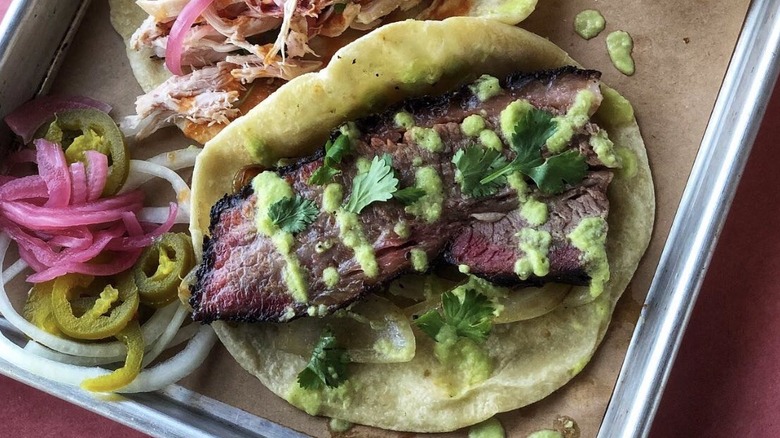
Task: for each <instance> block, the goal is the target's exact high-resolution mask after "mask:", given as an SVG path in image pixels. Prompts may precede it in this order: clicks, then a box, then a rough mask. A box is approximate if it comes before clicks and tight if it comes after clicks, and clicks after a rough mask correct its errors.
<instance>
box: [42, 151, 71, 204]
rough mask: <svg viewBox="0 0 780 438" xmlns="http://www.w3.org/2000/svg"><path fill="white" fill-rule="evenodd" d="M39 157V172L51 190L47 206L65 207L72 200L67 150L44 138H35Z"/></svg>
mask: <svg viewBox="0 0 780 438" xmlns="http://www.w3.org/2000/svg"><path fill="white" fill-rule="evenodd" d="M35 149H36V151H37V153H36V158H37V159H38V174H39V175H41V178H43V181H44V182H46V187H47V188H48V190H49V199H48V200H47V201H46V204H44V205H45V206H46V207H65V206H66V205H68V201H70V190H71V180H70V172H69V171H68V164H67V161H66V160H65V152H64V151H63V150H62V148H61V147H60V146H59V145H58V144H56V143H52V142H50V141H47V140H44V139H42V138H41V139H38V140H35Z"/></svg>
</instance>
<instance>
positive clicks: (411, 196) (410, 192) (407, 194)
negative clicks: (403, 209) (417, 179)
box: [393, 187, 425, 205]
mask: <svg viewBox="0 0 780 438" xmlns="http://www.w3.org/2000/svg"><path fill="white" fill-rule="evenodd" d="M423 196H425V190H423V189H421V188H419V187H406V188H404V189H401V190H399V191H397V192H395V193H393V198H395V199H397V200H399V201H400V202H401V203H402V204H404V205H410V204H414V203H415V202H417V201H418V200H419V199H420V198H422V197H423Z"/></svg>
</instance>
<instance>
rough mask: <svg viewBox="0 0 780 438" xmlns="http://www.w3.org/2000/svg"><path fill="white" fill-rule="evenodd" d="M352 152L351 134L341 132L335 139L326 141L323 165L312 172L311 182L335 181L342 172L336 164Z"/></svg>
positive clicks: (325, 182) (323, 183)
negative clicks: (334, 178)
mask: <svg viewBox="0 0 780 438" xmlns="http://www.w3.org/2000/svg"><path fill="white" fill-rule="evenodd" d="M350 152H352V143H351V142H350V141H349V136H347V135H344V134H340V135H339V136H338V137H337V138H336V140H335V141H332V140H328V142H327V143H325V158H323V160H322V166H320V168H319V169H317V170H316V171H314V173H312V174H311V176H310V177H309V181H308V182H309V184H316V185H325V184H327V183H329V182H331V181H333V177H334V176H336V175H338V174H339V172H340V171H339V170H338V169H336V168H335V166H336V165H337V164H339V163H341V160H342V158H344V155H347V154H349V153H350Z"/></svg>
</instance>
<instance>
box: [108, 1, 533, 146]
mask: <svg viewBox="0 0 780 438" xmlns="http://www.w3.org/2000/svg"><path fill="white" fill-rule="evenodd" d="M536 3H537V0H468V1H463V0H436V1H433V2H431V1H423V2H421V5H420V6H419V7H417V8H414V9H412V10H410V11H407V12H395V13H392V14H390V15H389V16H388V17H386V18H383V19H382V21H383V22H387V21H393V20H401V19H405V18H413V17H415V16H417V17H420V18H426V19H434V20H442V19H445V18H448V17H453V16H471V17H487V18H491V19H494V20H498V21H501V22H503V23H507V24H517V23H519V22H521V21H523V20H525V19H526V18H527V17H528V16H529V15H531V12H533V10H534V9H535V8H536ZM109 4H110V7H111V24H112V25H113V26H114V29H115V30H116V31H117V32H118V33H119V34H120V35H121V36H122V38H123V39H124V41H125V48H126V49H125V50H126V52H127V57H128V60H129V62H130V67H131V68H132V70H133V74H134V75H135V78H136V80H137V81H138V83H139V84H140V85H141V88H142V89H143V90H144V92H145V93H148V92H149V91H151V90H153V89H154V88H155V87H157V86H158V85H160V84H161V83H163V82H165V80H167V79H168V78H170V77H171V73H170V72H169V71H168V70H167V69H166V68H165V61H164V60H162V59H159V58H157V57H155V56H154V52H153V51H152V50H151V49H150V48H143V49H141V50H135V49H133V48H131V47H130V37H131V36H132V35H133V33H134V32H135V31H136V29H138V27H139V26H140V25H141V23H142V22H143V21H144V20H145V19H146V18H147V17H148V15H147V14H146V12H144V10H143V9H141V8H140V7H138V6H137V5H136V4H135V0H109ZM428 4H430V6H431V7H429V8H426V6H427V5H428ZM423 8H425V9H424V10H423ZM273 32H275V31H273ZM363 34H365V32H358V31H353V30H350V31H348V32H345V33H344V34H343V35H340V36H338V37H335V38H326V37H315V38H313V39H312V41H311V42H310V43H311V46H312V47H313V48H314V50H315V52H316V53H317V54H318V55H319V56H320V58H318V59H323V60H325V61H327V59H328V57H329V56H330V55H331V54H332V53H333V51H334V50H336V49H337V48H340V47H343V46H345V45H347V44H348V43H350V42H352V41H353V40H354V39H355V38H357V37H359V36H361V35H363ZM279 82H281V81H277V82H275V83H274V84H278V83H279ZM276 86H277V85H273V84H269V85H266V86H263V87H256V88H252V89H250V93H255V96H253V97H252V98H250V99H248V100H251V101H257V102H259V101H261V100H262V95H263V94H265V93H268V92H270V90H271V89H273V88H275V87H276ZM177 125H178V126H179V128H181V129H182V130H184V132H185V133H186V134H187V136H189V137H191V138H193V139H194V140H196V141H199V142H201V143H205V142H206V141H207V140H209V139H211V138H212V137H213V136H214V135H216V134H217V133H218V132H219V131H220V130H222V129H223V128H224V125H219V124H217V125H211V126H208V127H207V126H201V127H199V128H198V129H192V128H193V127H192V126H189V127H188V125H193V124H192V123H191V122H188V121H178V122H177ZM188 128H189V129H188Z"/></svg>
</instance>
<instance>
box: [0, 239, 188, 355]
mask: <svg viewBox="0 0 780 438" xmlns="http://www.w3.org/2000/svg"><path fill="white" fill-rule="evenodd" d="M9 244H10V238H9V237H8V235H7V234H6V233H0V266H2V265H3V261H4V259H5V255H6V253H7V252H8V246H9ZM14 265H15V264H14ZM9 270H10V269H9ZM6 272H7V271H6ZM11 279H12V277H10V278H9V277H6V276H5V273H4V274H3V281H2V282H0V313H2V315H3V316H4V317H5V319H6V320H8V322H9V323H11V324H13V326H14V327H16V328H17V329H19V330H20V331H21V332H23V333H24V334H25V335H27V336H28V337H30V338H31V339H33V340H35V341H36V342H39V343H41V344H43V345H45V346H47V347H49V348H51V349H52V350H55V351H59V352H60V353H65V354H69V355H72V356H88V357H115V356H121V355H124V354H126V352H127V347H125V345H124V344H123V343H121V342H117V341H114V342H106V343H100V344H95V343H92V344H87V343H82V342H77V341H71V340H69V339H63V338H60V337H58V336H55V335H52V334H51V333H48V332H46V331H44V330H41V329H40V328H38V327H36V326H35V325H34V324H32V323H30V322H29V321H27V320H26V319H24V317H23V316H22V315H20V314H19V313H17V311H16V309H14V307H13V305H12V304H11V301H10V299H9V298H8V294H7V292H6V290H5V284H6V283H7V282H9V281H11ZM177 307H178V304H177V303H171V304H169V305H168V306H166V307H164V308H162V309H160V310H158V311H157V312H155V313H154V315H152V317H151V318H149V320H148V321H146V323H145V324H144V325H143V326H142V327H141V332H142V333H143V338H144V343H145V344H146V345H148V344H151V343H152V342H154V341H155V340H156V339H157V338H158V337H159V336H160V334H161V333H162V332H163V331H164V330H165V327H167V325H168V321H170V319H171V317H172V316H173V313H174V312H176V308H177Z"/></svg>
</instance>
